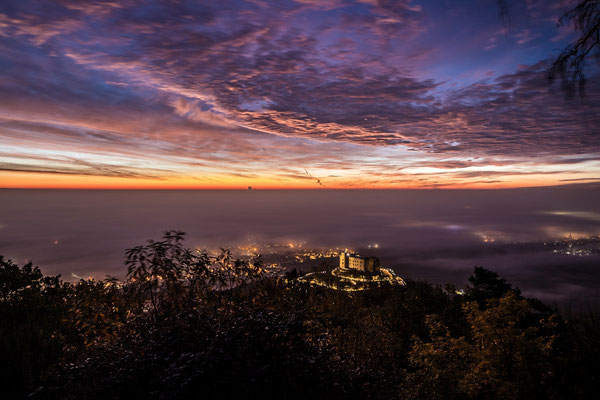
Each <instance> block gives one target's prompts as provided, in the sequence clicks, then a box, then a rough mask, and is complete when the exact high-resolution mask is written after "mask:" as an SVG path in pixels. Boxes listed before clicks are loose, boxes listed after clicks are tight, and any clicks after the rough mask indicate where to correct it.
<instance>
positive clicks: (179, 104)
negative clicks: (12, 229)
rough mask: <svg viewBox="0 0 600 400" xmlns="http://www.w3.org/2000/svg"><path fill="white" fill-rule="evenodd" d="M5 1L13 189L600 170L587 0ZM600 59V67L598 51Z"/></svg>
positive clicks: (5, 121)
mask: <svg viewBox="0 0 600 400" xmlns="http://www.w3.org/2000/svg"><path fill="white" fill-rule="evenodd" d="M508 3H509V5H510V10H511V15H510V24H509V25H507V24H505V23H504V21H503V20H502V18H501V17H500V16H499V13H498V9H497V4H496V0H477V1H475V0H472V1H461V0H447V1H446V0H437V1H433V0H414V1H409V0H399V1H386V0H381V1H377V0H355V1H351V0H295V1H286V0H277V1H263V0H250V1H228V0H219V1H214V2H212V1H205V0H202V1H200V0H154V1H151V0H118V1H117V0H112V1H111V0H107V1H91V0H86V1H82V0H43V1H35V0H2V2H0V187H30V188H46V187H48V188H244V187H246V186H248V185H252V186H253V187H256V188H320V187H325V188H354V187H360V188H412V187H424V188H430V187H456V188H459V187H478V188H495V187H519V186H540V185H562V184H573V183H590V182H596V181H600V82H599V79H598V76H599V75H598V70H599V68H598V65H597V64H595V65H591V66H590V71H589V72H588V77H589V82H588V85H587V96H586V97H585V98H584V99H578V98H577V99H571V100H565V98H564V96H563V94H562V93H561V92H560V90H559V88H558V87H557V86H558V85H554V86H550V85H549V84H548V83H547V81H546V79H545V69H546V68H547V66H548V62H549V60H551V59H552V58H553V57H555V56H556V55H557V54H558V52H559V49H561V48H563V47H564V46H565V45H566V44H567V43H569V41H570V40H572V39H573V38H574V37H575V34H574V33H573V32H572V31H571V29H570V28H558V27H557V26H556V20H557V19H558V17H559V16H560V15H561V14H562V13H563V12H564V11H565V10H566V9H568V8H569V5H570V3H569V1H566V0H563V1H560V0H559V1H555V0H552V1H545V0H527V1H524V0H509V2H508ZM592 63H597V61H592Z"/></svg>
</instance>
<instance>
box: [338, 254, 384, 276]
mask: <svg viewBox="0 0 600 400" xmlns="http://www.w3.org/2000/svg"><path fill="white" fill-rule="evenodd" d="M340 268H341V269H354V270H357V271H362V272H379V268H380V265H379V259H378V258H377V257H361V256H359V255H358V254H349V253H342V254H340Z"/></svg>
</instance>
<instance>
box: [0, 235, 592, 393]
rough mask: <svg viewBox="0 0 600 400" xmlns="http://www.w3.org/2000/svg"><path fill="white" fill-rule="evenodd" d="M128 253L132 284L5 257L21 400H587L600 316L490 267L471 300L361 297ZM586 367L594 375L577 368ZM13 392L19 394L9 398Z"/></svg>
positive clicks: (431, 290) (226, 262)
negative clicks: (71, 278)
mask: <svg viewBox="0 0 600 400" xmlns="http://www.w3.org/2000/svg"><path fill="white" fill-rule="evenodd" d="M183 239H184V234H183V232H177V231H169V232H166V233H165V236H164V237H163V238H162V239H161V240H160V241H149V242H148V243H147V244H146V245H143V246H139V247H135V248H133V249H130V250H128V251H127V253H126V255H127V259H126V260H127V261H126V264H127V267H128V274H127V279H126V280H125V281H124V282H119V281H118V280H116V279H114V278H107V279H105V280H103V281H96V280H81V281H79V282H76V283H66V282H63V281H61V280H60V278H59V277H44V276H43V275H42V274H41V272H40V270H39V269H38V268H36V267H33V266H32V265H31V264H26V265H24V266H22V267H18V266H17V265H15V264H14V263H12V262H10V261H6V260H4V259H3V258H0V317H1V320H2V325H1V327H0V346H2V347H1V350H2V354H3V355H6V356H5V357H3V358H2V361H1V362H2V364H1V365H2V375H1V376H2V380H3V381H2V384H3V387H4V388H5V391H4V393H7V394H8V396H7V397H8V398H22V397H26V396H27V395H30V396H31V397H32V398H44V399H47V398H48V399H53V398H56V399H80V398H87V399H106V398H190V397H194V398H195V397H203V398H216V397H219V398H234V397H242V396H244V397H250V398H256V397H262V398H282V399H286V398H287V399H293V398H307V397H314V398H332V399H336V398H344V399H353V398H356V399H359V398H360V399H379V398H382V399H394V398H399V399H404V398H407V399H411V398H415V399H416V398H419V399H453V398H467V399H506V398H511V399H512V398H523V399H525V398H527V399H535V398H544V399H546V398H549V399H552V398H589V397H590V396H591V395H592V393H594V392H595V390H596V389H595V388H596V386H597V384H598V378H597V377H596V376H594V374H593V373H592V372H591V371H593V366H594V365H595V363H596V360H597V357H598V354H599V353H600V348H599V347H598V343H600V341H599V340H598V338H600V324H599V323H598V319H597V317H590V318H586V319H583V320H581V321H574V320H571V321H564V320H562V319H561V318H560V316H558V315H557V314H556V313H555V311H554V310H551V309H549V308H547V307H541V306H540V304H539V302H535V301H532V300H531V299H524V298H523V297H522V296H521V295H520V292H519V291H518V290H517V289H514V288H512V286H511V285H510V284H509V283H508V282H506V281H505V280H503V279H501V278H499V277H498V275H497V274H495V273H493V272H491V271H487V270H485V269H483V268H476V269H475V271H474V275H473V276H472V277H471V278H470V279H469V282H470V284H471V286H470V287H469V288H468V289H467V291H466V293H465V295H461V294H458V293H457V292H456V290H455V288H453V287H451V286H447V287H440V286H433V285H430V284H427V283H425V282H415V281H409V280H408V281H407V282H406V286H392V285H385V286H382V287H378V288H373V289H372V290H365V291H361V292H352V293H351V294H348V293H347V292H344V291H339V290H331V289H328V288H324V287H318V286H312V285H310V284H307V283H304V282H303V281H302V280H301V279H297V277H298V276H300V274H299V273H298V272H297V271H295V272H294V271H291V272H289V273H286V274H279V273H278V271H273V270H270V269H269V268H266V267H265V266H264V265H263V263H262V260H261V259H260V257H257V258H254V259H251V260H235V259H233V258H232V256H231V254H230V252H229V251H228V250H225V249H223V250H222V252H221V253H220V254H219V255H217V256H210V255H208V254H207V253H205V252H193V251H191V250H189V249H187V248H185V247H184V246H183ZM579 365H581V366H582V367H579ZM5 397H6V396H5Z"/></svg>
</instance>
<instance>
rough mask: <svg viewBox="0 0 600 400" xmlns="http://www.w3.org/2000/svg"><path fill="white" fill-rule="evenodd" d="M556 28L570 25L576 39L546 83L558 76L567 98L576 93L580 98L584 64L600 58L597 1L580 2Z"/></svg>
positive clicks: (560, 57)
mask: <svg viewBox="0 0 600 400" xmlns="http://www.w3.org/2000/svg"><path fill="white" fill-rule="evenodd" d="M558 25H559V26H564V25H573V27H574V28H575V29H576V30H577V31H579V37H578V38H577V40H575V41H574V42H573V43H571V44H569V45H568V46H567V47H566V48H565V49H563V51H562V52H561V53H560V55H559V56H558V58H556V60H554V63H553V64H552V66H551V67H550V69H549V70H548V79H549V80H550V81H552V80H554V79H556V77H557V76H558V77H560V79H561V83H562V87H563V89H564V90H566V92H567V93H568V94H572V93H573V92H575V91H576V90H579V92H580V93H581V94H583V88H584V85H585V82H586V78H585V73H584V69H585V66H586V61H587V60H588V58H589V57H591V56H596V57H598V56H599V55H600V0H583V1H581V2H580V3H579V4H578V5H577V6H576V7H574V8H573V9H571V10H569V11H567V12H566V13H565V14H564V15H563V16H562V17H561V18H560V19H559V21H558Z"/></svg>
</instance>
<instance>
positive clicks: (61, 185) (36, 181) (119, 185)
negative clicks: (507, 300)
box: [0, 171, 557, 190]
mask: <svg viewBox="0 0 600 400" xmlns="http://www.w3.org/2000/svg"><path fill="white" fill-rule="evenodd" d="M535 178H536V177H520V179H519V180H510V181H507V182H500V183H498V182H494V183H485V182H474V183H470V182H468V181H466V182H460V181H452V180H450V181H449V182H447V183H442V182H439V183H438V184H437V185H435V186H427V185H423V184H419V183H418V182H414V183H413V182H411V183H410V184H403V185H392V184H387V185H386V184H384V183H382V182H378V183H377V184H371V185H370V184H369V183H368V180H365V181H364V183H363V184H356V183H354V182H353V183H351V184H348V183H346V182H344V181H336V182H331V183H329V184H328V185H326V186H318V185H316V184H315V183H314V182H313V181H310V180H306V181H305V180H301V179H295V180H292V179H286V180H284V179H281V178H272V177H265V178H241V177H234V176H226V175H225V176H215V177H210V178H209V179H208V178H207V179H206V180H207V181H210V182H211V183H207V182H201V180H202V179H200V178H193V177H170V178H164V179H149V178H124V177H103V176H89V175H75V174H74V175H60V174H53V173H38V172H12V171H10V172H9V171H4V172H0V188H4V189H99V190H102V189H106V190H118V189H121V190H127V189H130V190H136V189H137V190H150V189H157V190H161V189H162V190H186V189H189V190H194V189H199V190H202V189H204V190H245V189H247V188H248V186H251V187H252V188H253V189H256V190H285V189H289V190H298V189H300V190H306V189H310V190H315V189H319V190H321V189H322V190H328V189H436V188H437V189H513V188H523V187H541V186H552V185H556V184H557V182H556V181H554V180H549V179H543V180H542V179H535ZM213 182H214V183H213Z"/></svg>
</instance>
